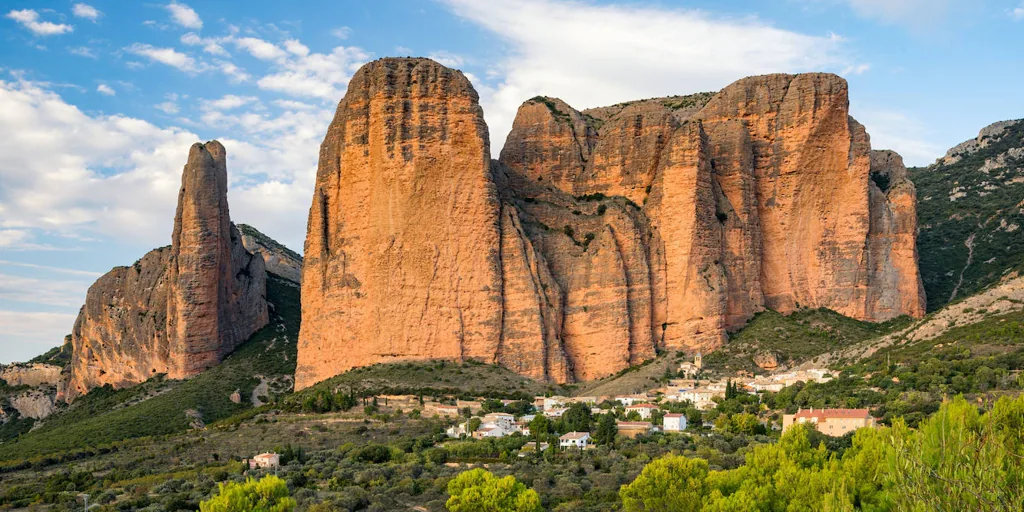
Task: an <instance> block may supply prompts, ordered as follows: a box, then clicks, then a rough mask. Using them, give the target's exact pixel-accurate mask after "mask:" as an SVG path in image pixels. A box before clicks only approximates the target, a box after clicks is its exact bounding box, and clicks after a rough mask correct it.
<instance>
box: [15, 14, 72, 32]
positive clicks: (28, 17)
mask: <svg viewBox="0 0 1024 512" xmlns="http://www.w3.org/2000/svg"><path fill="white" fill-rule="evenodd" d="M7 17H8V18H10V19H12V20H14V21H16V22H18V23H19V24H21V26H23V27H25V28H27V29H29V31H31V32H32V33H33V34H35V35H37V36H52V35H58V34H66V33H68V32H71V31H73V30H74V29H75V28H74V27H72V26H71V25H67V24H64V23H51V22H49V21H39V13H38V12H36V11H34V10H32V9H21V10H12V11H11V12H9V13H7Z"/></svg>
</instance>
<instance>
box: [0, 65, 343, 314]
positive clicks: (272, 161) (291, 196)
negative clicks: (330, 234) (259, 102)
mask: <svg viewBox="0 0 1024 512" xmlns="http://www.w3.org/2000/svg"><path fill="white" fill-rule="evenodd" d="M177 99H178V97H177V96H172V97H168V101H167V102H166V103H170V104H173V105H174V107H173V108H170V110H173V109H174V108H177V104H176V101H177ZM221 100H224V101H221ZM217 101H218V102H219V103H217V104H218V105H219V106H223V107H228V106H230V105H231V104H234V103H238V102H239V101H238V100H234V99H232V98H227V99H226V100H225V98H221V99H220V100H217ZM242 102H244V103H245V104H249V105H253V104H254V103H255V102H252V101H249V100H247V99H245V100H242ZM165 106H168V107H169V105H165ZM232 112H236V113H232V114H230V115H228V114H223V115H222V116H221V117H220V118H219V119H218V121H217V124H216V125H210V126H206V127H205V128H206V129H207V130H212V131H213V132H214V133H217V132H220V133H224V134H230V135H231V136H230V137H220V140H221V142H223V143H224V145H225V147H226V148H227V149H228V159H229V161H228V174H229V180H230V190H229V200H230V202H231V214H232V218H233V219H234V220H235V221H236V222H247V223H250V224H253V225H256V226H258V227H259V228H260V229H261V230H263V231H264V232H266V233H268V234H269V235H271V236H273V237H275V238H277V239H278V240H280V241H282V242H283V243H286V244H288V245H289V246H291V247H294V248H296V249H301V247H302V241H303V239H304V238H305V222H306V214H307V212H308V208H309V201H310V198H311V197H312V190H313V182H314V180H315V176H316V161H317V158H318V147H319V143H320V141H321V139H322V138H323V131H324V129H325V128H326V127H327V125H328V124H329V123H330V120H331V117H332V115H333V112H332V110H331V109H329V108H324V107H321V108H311V109H305V110H300V109H291V110H288V111H285V112H281V113H280V114H278V115H273V114H270V113H269V112H247V111H244V110H241V109H239V110H236V111H232ZM0 133H3V134H5V136H4V137H2V138H0V247H4V248H6V249H14V248H18V247H19V246H23V245H25V244H31V243H32V242H33V238H32V236H33V233H37V232H45V233H47V235H48V236H50V237H56V238H59V237H68V238H72V237H73V239H76V240H77V239H78V238H80V237H82V236H93V237H96V238H99V239H101V240H111V239H113V240H120V241H122V242H128V243H133V244H137V245H143V246H149V247H156V246H161V245H166V244H167V243H168V240H170V231H171V226H172V224H173V222H172V220H173V218H174V208H175V204H176V201H177V193H178V187H179V185H180V183H181V181H180V180H181V168H182V165H183V164H184V162H185V159H186V157H187V155H188V148H189V147H190V146H191V144H192V143H193V142H196V141H197V140H199V137H198V136H197V135H195V134H194V133H191V132H190V131H188V130H183V129H181V128H175V127H169V128H161V127H158V126H155V125H153V124H151V123H149V122H147V121H143V120H140V119H135V118H131V117H125V116H121V115H93V114H87V113H85V112H82V111H81V110H79V109H78V108H77V107H75V106H74V105H70V104H68V103H66V102H65V101H64V100H63V99H62V98H61V97H60V96H59V95H57V94H56V93H54V92H53V91H52V90H51V89H49V88H48V86H47V85H46V84H42V83H37V82H31V81H26V80H23V79H19V80H14V81H3V80H0ZM138 256H141V254H139V255H129V256H124V255H116V258H118V259H116V260H115V261H113V262H112V263H118V264H125V263H130V262H131V261H133V260H134V259H135V258H137V257H138ZM121 260H126V261H121ZM79 299H80V297H79Z"/></svg>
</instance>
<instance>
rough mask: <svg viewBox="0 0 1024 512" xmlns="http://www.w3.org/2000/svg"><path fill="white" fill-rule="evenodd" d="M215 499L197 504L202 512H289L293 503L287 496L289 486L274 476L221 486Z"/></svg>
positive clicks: (294, 504) (293, 506) (292, 507)
mask: <svg viewBox="0 0 1024 512" xmlns="http://www.w3.org/2000/svg"><path fill="white" fill-rule="evenodd" d="M219 487H220V489H219V491H218V493H217V496H214V497H213V498H210V499H209V500H207V501H204V502H202V503H200V504H199V510H200V511H202V512H290V511H292V510H294V509H295V506H296V503H295V500H294V499H292V498H291V497H289V496H288V484H286V483H285V482H284V480H281V479H280V478H278V477H276V476H265V477H263V478H262V479H260V480H259V481H256V480H253V479H252V478H249V479H247V480H246V481H245V483H229V484H220V486H219Z"/></svg>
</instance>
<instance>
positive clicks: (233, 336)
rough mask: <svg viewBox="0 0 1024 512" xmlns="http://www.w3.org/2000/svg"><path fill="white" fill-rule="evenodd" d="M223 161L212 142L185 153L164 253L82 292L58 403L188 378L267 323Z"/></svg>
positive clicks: (257, 269)
mask: <svg viewBox="0 0 1024 512" xmlns="http://www.w3.org/2000/svg"><path fill="white" fill-rule="evenodd" d="M226 159H227V156H226V154H225V151H224V147H223V146H222V145H221V144H220V143H219V142H217V141H211V142H208V143H206V144H199V143H197V144H194V145H193V146H192V148H191V150H190V152H189V156H188V162H187V163H186V165H185V168H184V170H183V172H182V182H181V189H180V192H179V195H178V207H177V212H176V214H175V218H174V230H173V234H172V243H171V245H170V246H169V247H163V248H159V249H155V250H153V251H150V252H149V253H147V254H146V255H145V256H143V257H142V258H141V259H140V260H139V261H137V262H135V264H134V265H132V266H130V267H117V268H114V269H113V270H111V271H110V272H108V273H107V274H105V275H103V276H102V277H100V278H99V279H98V280H97V281H96V283H94V284H93V285H92V286H91V287H90V288H89V291H88V294H87V296H86V301H85V305H84V306H82V310H81V312H80V313H79V315H78V319H77V320H76V321H75V326H74V330H73V331H72V345H73V352H72V360H71V364H70V366H69V372H68V384H67V385H66V386H65V391H64V395H65V396H64V397H65V398H66V399H68V400H70V399H73V398H74V397H76V396H78V395H80V394H83V393H85V392H87V391H88V390H90V389H92V388H94V387H98V386H103V385H106V384H110V385H113V386H114V387H123V386H128V385H132V384H136V383H139V382H143V381H145V380H148V379H150V378H152V377H154V376H156V375H158V374H165V375H167V376H168V377H170V378H175V379H178V378H185V377H189V376H192V375H196V374H197V373H200V372H202V371H203V370H205V369H208V368H209V367H211V366H213V365H216V364H217V363H219V362H220V361H221V360H222V359H223V358H224V357H225V356H227V355H228V354H230V353H231V352H232V351H233V350H234V349H235V348H236V347H238V345H240V344H241V343H242V342H244V341H245V340H246V339H247V338H248V337H249V336H250V335H251V334H252V333H253V332H255V331H256V330H258V329H259V328H261V327H263V326H264V325H266V324H267V322H268V319H269V316H268V310H267V302H266V279H267V277H266V270H265V267H264V262H263V258H261V257H258V256H254V255H253V254H251V253H249V252H248V251H246V250H245V248H244V247H243V245H242V240H241V235H240V234H239V232H238V229H237V228H236V227H235V226H234V224H232V223H231V219H230V215H229V211H228V203H227V167H226Z"/></svg>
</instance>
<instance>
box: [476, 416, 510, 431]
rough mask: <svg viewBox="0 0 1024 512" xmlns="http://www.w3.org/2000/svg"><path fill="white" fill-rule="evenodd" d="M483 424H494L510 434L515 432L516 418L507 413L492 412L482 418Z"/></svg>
mask: <svg viewBox="0 0 1024 512" xmlns="http://www.w3.org/2000/svg"><path fill="white" fill-rule="evenodd" d="M482 421H483V423H493V424H495V425H497V426H499V427H501V428H503V429H505V430H507V431H509V432H512V431H514V430H515V425H516V417H515V416H513V415H511V414H508V413H506V412H492V413H490V414H487V415H485V416H484V417H483V418H482Z"/></svg>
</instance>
